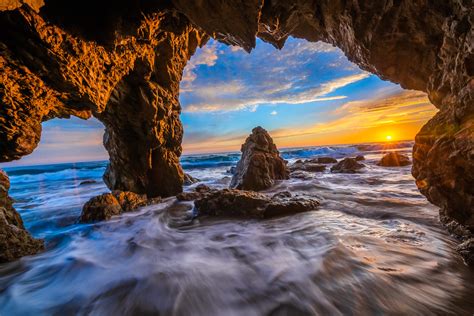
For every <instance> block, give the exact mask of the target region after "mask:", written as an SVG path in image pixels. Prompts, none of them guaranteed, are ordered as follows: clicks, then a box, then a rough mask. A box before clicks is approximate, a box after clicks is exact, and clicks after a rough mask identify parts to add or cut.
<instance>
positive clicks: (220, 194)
mask: <svg viewBox="0 0 474 316" xmlns="http://www.w3.org/2000/svg"><path fill="white" fill-rule="evenodd" d="M194 206H195V208H196V210H197V212H198V214H199V215H209V216H225V217H251V218H271V217H275V216H283V215H289V214H295V213H301V212H307V211H311V210H314V209H316V208H317V207H318V206H319V201H317V200H315V199H311V198H302V197H292V196H291V193H290V192H282V193H279V194H276V195H274V196H273V197H268V196H266V195H264V194H261V193H257V192H253V191H244V190H236V189H224V190H211V191H209V192H207V193H206V194H204V195H203V196H202V197H201V198H199V199H197V200H196V201H195V202H194Z"/></svg>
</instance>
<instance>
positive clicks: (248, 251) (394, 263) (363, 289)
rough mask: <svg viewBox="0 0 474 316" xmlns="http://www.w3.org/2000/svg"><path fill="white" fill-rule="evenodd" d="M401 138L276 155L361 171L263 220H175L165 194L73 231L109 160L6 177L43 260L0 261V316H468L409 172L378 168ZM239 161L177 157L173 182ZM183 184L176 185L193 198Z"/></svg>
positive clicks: (446, 252) (445, 239) (459, 283)
mask: <svg viewBox="0 0 474 316" xmlns="http://www.w3.org/2000/svg"><path fill="white" fill-rule="evenodd" d="M412 146H413V142H398V143H392V144H391V145H390V146H387V144H361V145H350V146H349V145H347V146H326V147H311V148H297V149H295V148H293V149H283V150H281V153H282V156H283V158H285V159H287V160H288V161H289V163H292V162H294V161H296V160H298V159H306V158H313V157H317V156H331V157H334V158H338V159H339V158H343V157H353V156H355V155H359V154H362V155H364V156H365V158H366V160H365V161H363V163H364V164H365V165H366V168H364V169H363V170H362V171H361V172H360V173H356V174H332V173H330V172H329V170H327V171H325V172H323V173H308V174H307V175H306V177H304V178H291V179H289V180H285V181H280V182H278V183H277V185H276V186H275V187H273V188H271V189H269V190H268V191H267V193H276V192H279V191H284V190H288V191H290V192H292V193H293V194H295V195H298V194H300V195H303V194H304V195H306V196H312V197H315V198H317V199H319V200H320V201H321V207H320V208H319V209H317V210H315V211H311V212H307V213H301V214H297V215H293V216H287V217H281V218H275V219H270V220H253V219H211V218H202V219H193V220H186V221H183V220H181V219H179V218H177V217H176V214H178V213H179V212H180V211H181V210H182V209H183V208H184V209H186V208H192V202H183V203H177V202H176V200H175V199H174V198H167V199H165V200H164V201H163V203H160V204H156V205H150V206H147V207H144V208H141V209H139V210H137V211H136V212H131V213H126V214H123V215H121V216H117V217H114V218H113V219H112V220H110V221H107V222H101V223H95V224H80V223H78V217H79V215H80V213H81V209H82V205H83V204H84V203H85V202H86V201H87V200H88V199H90V198H91V197H93V196H95V195H98V194H101V193H104V192H107V191H108V189H107V188H106V186H105V184H104V183H103V181H102V174H103V173H104V171H105V168H106V165H107V162H106V161H100V162H79V163H67V164H54V165H45V166H25V167H14V168H5V171H6V172H7V173H8V175H9V176H10V180H11V186H12V188H11V190H10V195H11V196H12V197H13V198H14V199H15V201H16V202H15V208H16V209H17V210H18V211H19V212H20V214H21V216H22V218H23V220H24V222H25V226H26V227H27V229H28V230H29V231H30V232H31V233H32V234H33V235H34V236H35V237H37V238H44V239H45V241H46V248H47V249H46V251H45V252H42V253H40V254H38V255H35V256H30V257H25V258H22V259H21V260H18V261H16V262H12V263H7V264H2V265H0V315H70V314H79V315H143V314H156V315H158V314H159V315H171V314H172V315H245V316H249V315H314V314H322V315H338V314H354V311H357V312H356V314H361V315H365V314H457V315H472V314H473V313H474V300H473V299H472V294H473V293H474V271H473V270H472V269H469V268H468V267H466V266H465V265H464V263H463V262H462V259H461V258H460V256H459V255H458V254H457V253H456V251H455V246H456V241H455V240H454V239H453V238H452V237H451V236H449V235H448V233H447V232H446V230H445V229H444V228H443V227H442V226H441V225H440V224H439V222H438V208H437V207H435V206H433V205H431V204H430V203H429V202H428V201H427V200H426V198H425V197H424V196H422V195H421V194H420V193H419V192H418V190H417V188H416V185H415V183H414V179H413V177H412V176H411V173H410V168H411V167H410V166H407V167H399V168H384V167H379V166H377V165H376V162H377V161H378V160H379V159H380V158H381V156H382V154H383V153H384V152H386V151H390V150H397V151H399V152H403V153H406V154H408V155H410V156H411V149H412ZM239 158H240V153H222V154H207V155H186V156H183V157H182V161H181V162H182V166H183V168H184V170H185V172H187V173H189V174H190V175H192V176H193V177H196V178H198V179H200V180H201V182H200V183H205V184H207V185H209V186H210V187H214V188H225V187H227V186H228V184H229V182H230V179H231V176H232V175H231V174H230V173H229V169H230V167H232V166H235V165H236V163H237V161H238V160H239ZM194 186H195V185H192V186H189V187H185V190H192V188H193V187H194Z"/></svg>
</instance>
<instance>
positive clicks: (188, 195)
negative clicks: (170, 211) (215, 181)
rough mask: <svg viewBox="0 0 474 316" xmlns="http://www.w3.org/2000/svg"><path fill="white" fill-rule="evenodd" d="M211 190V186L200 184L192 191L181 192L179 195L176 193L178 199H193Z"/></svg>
mask: <svg viewBox="0 0 474 316" xmlns="http://www.w3.org/2000/svg"><path fill="white" fill-rule="evenodd" d="M210 191H211V188H209V187H208V186H207V185H205V184H199V185H197V186H196V187H195V188H194V191H192V192H181V193H179V194H178V195H176V199H178V201H193V200H196V199H198V198H201V197H203V196H204V195H205V194H206V193H208V192H210Z"/></svg>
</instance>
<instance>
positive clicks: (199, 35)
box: [0, 0, 474, 231]
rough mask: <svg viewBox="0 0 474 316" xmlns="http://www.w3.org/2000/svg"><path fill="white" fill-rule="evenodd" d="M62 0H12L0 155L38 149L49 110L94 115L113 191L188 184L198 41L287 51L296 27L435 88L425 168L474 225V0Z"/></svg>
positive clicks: (438, 198)
mask: <svg viewBox="0 0 474 316" xmlns="http://www.w3.org/2000/svg"><path fill="white" fill-rule="evenodd" d="M61 3H63V2H62V1H60V0H46V1H45V3H43V1H42V0H23V1H21V0H9V1H5V0H3V1H0V11H1V12H0V29H1V30H2V32H1V33H0V68H1V69H2V73H1V74H0V78H1V79H0V98H1V107H0V161H10V160H13V159H19V158H20V157H21V156H24V155H26V154H29V153H31V152H32V151H33V150H34V148H35V147H36V145H37V144H38V141H39V138H40V135H41V122H42V121H45V120H47V119H50V118H53V117H68V116H71V115H75V116H78V117H81V118H88V117H90V116H91V115H94V116H96V117H97V118H98V119H99V120H101V121H102V122H104V124H105V126H106V130H107V132H106V136H105V137H104V144H105V147H106V148H107V150H108V151H109V154H110V157H111V159H110V166H109V168H108V170H107V172H106V175H105V180H106V183H107V185H108V186H109V187H110V188H111V189H121V190H130V191H135V192H138V193H147V194H148V195H149V196H157V195H162V196H168V195H173V194H176V193H178V192H179V191H180V190H181V184H182V181H183V172H182V170H181V167H180V166H179V160H178V158H179V156H180V154H181V139H182V125H181V122H180V120H179V113H180V105H179V101H178V93H179V81H180V79H181V75H182V71H183V68H184V66H185V64H186V62H187V60H188V59H189V58H190V57H191V55H192V54H193V53H194V51H195V49H196V48H197V47H198V46H202V45H204V44H205V43H206V41H207V39H208V38H209V36H212V37H214V38H216V39H218V40H220V41H222V42H224V43H228V44H233V45H239V46H241V47H243V48H244V49H246V50H247V51H250V50H251V49H252V48H253V47H254V46H255V39H256V37H257V36H258V37H260V38H262V39H263V40H265V41H267V42H269V43H271V44H273V45H274V46H275V47H277V48H281V47H282V46H283V45H284V43H285V40H286V39H287V38H288V37H289V36H294V37H298V38H304V39H307V40H309V41H320V40H321V41H325V42H328V43H331V44H333V45H336V46H338V47H339V48H341V49H342V50H343V51H344V53H345V54H346V55H347V57H348V58H349V59H350V60H351V61H352V62H354V63H356V64H358V65H359V66H360V67H361V68H363V69H365V70H367V71H370V72H372V73H374V74H376V75H378V76H379V77H381V78H382V79H386V80H390V81H392V82H395V83H399V84H401V85H402V87H404V88H408V89H415V90H420V91H425V92H427V93H428V96H429V98H430V100H431V102H432V103H433V104H434V105H435V106H436V107H437V108H438V109H439V112H438V113H437V114H436V115H435V117H434V118H433V119H431V120H430V121H429V122H428V123H427V124H426V125H425V126H424V127H423V128H422V130H421V131H420V133H419V134H418V135H417V137H416V144H415V147H414V155H413V156H414V165H413V175H414V176H415V178H416V182H417V185H418V187H419V189H420V191H421V192H422V193H423V194H424V195H425V196H426V197H427V198H428V199H429V200H430V201H431V202H432V203H434V204H436V205H438V206H440V208H441V214H442V215H443V218H446V219H448V220H449V221H454V222H452V223H454V224H455V225H458V224H462V225H464V227H465V228H467V229H468V230H470V231H474V198H473V195H474V194H473V193H474V172H473V170H474V153H473V150H474V4H473V2H472V1H470V0H467V1H466V0H445V1H437V0H296V1H286V0H265V1H263V0H247V1H242V0H235V1H226V0H202V1H185V0H169V1H140V0H133V1H128V0H120V1H101V4H100V5H99V4H98V3H97V1H94V2H93V1H92V0H86V1H81V2H73V3H71V2H69V3H68V4H67V6H64V5H62V4H61ZM5 30H7V31H5ZM454 224H453V225H454ZM451 226H452V225H451Z"/></svg>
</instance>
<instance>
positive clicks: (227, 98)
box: [185, 72, 369, 112]
mask: <svg viewBox="0 0 474 316" xmlns="http://www.w3.org/2000/svg"><path fill="white" fill-rule="evenodd" d="M367 77H369V74H368V73H366V72H362V73H358V74H355V75H350V76H346V77H341V78H336V79H334V80H330V81H328V82H324V83H322V84H320V85H318V86H316V87H313V88H308V89H305V90H303V91H292V90H291V85H286V86H283V85H280V86H277V87H275V86H272V88H271V90H270V89H269V90H267V91H266V93H262V92H261V90H259V89H257V90H256V89H254V87H251V86H246V85H244V84H243V83H242V82H240V81H233V82H228V83H223V84H218V85H214V86H209V87H203V88H202V89H199V90H197V91H195V93H194V95H195V96H197V99H199V100H204V101H203V102H201V103H191V104H188V105H187V106H186V107H185V112H228V111H239V110H244V109H248V110H251V109H254V108H255V107H256V106H259V105H263V104H266V105H269V104H273V105H274V104H305V103H311V102H323V101H334V100H342V99H345V98H347V96H344V95H336V96H327V95H328V94H330V93H332V92H335V91H336V90H337V89H339V88H342V87H345V86H347V85H349V84H352V83H355V82H358V81H360V80H363V79H365V78H367Z"/></svg>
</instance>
